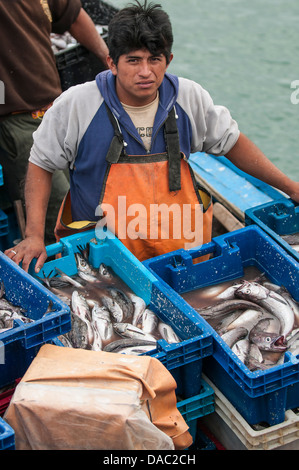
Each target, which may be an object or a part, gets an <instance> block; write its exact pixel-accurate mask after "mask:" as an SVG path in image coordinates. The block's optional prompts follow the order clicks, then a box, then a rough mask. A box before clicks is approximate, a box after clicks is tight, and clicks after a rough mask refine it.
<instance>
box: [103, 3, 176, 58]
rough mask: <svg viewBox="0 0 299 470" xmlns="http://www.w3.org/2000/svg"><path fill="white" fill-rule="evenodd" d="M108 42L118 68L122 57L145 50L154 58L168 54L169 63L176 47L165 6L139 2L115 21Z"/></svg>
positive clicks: (121, 13) (111, 26) (125, 9)
mask: <svg viewBox="0 0 299 470" xmlns="http://www.w3.org/2000/svg"><path fill="white" fill-rule="evenodd" d="M107 43H108V48H109V55H110V57H111V58H112V60H113V62H114V63H115V65H117V63H118V59H119V57H120V56H121V55H123V54H128V53H129V52H131V51H134V50H138V49H144V48H145V49H147V50H149V51H150V53H151V54H152V55H159V54H164V55H165V57H166V62H167V64H168V63H169V60H170V54H171V48H172V44H173V34H172V27H171V22H170V19H169V16H168V14H167V13H166V12H165V11H163V10H162V8H161V5H158V4H153V3H150V4H149V5H147V0H145V2H144V4H143V5H141V4H140V3H139V2H138V1H136V5H134V4H130V5H128V6H127V7H126V8H123V9H121V10H119V12H118V13H116V15H115V16H114V17H113V18H112V20H111V21H110V23H109V30H108V40H107Z"/></svg>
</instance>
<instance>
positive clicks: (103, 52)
mask: <svg viewBox="0 0 299 470" xmlns="http://www.w3.org/2000/svg"><path fill="white" fill-rule="evenodd" d="M69 32H70V33H71V35H72V36H73V37H74V38H75V39H76V40H77V41H78V42H79V43H80V44H82V46H84V47H86V48H87V49H89V50H90V51H91V52H93V53H94V54H95V55H96V56H97V57H98V58H99V59H101V60H102V62H103V63H104V65H105V67H106V68H108V65H107V60H106V58H107V55H108V47H107V45H106V43H105V41H104V39H103V38H102V36H101V35H100V34H99V33H98V31H97V30H96V27H95V25H94V23H93V21H92V19H91V18H90V16H89V15H88V14H87V13H86V11H85V10H83V8H81V10H80V13H79V15H78V16H77V18H76V20H75V21H74V23H73V24H72V26H71V27H70V29H69Z"/></svg>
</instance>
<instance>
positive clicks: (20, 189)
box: [0, 113, 69, 245]
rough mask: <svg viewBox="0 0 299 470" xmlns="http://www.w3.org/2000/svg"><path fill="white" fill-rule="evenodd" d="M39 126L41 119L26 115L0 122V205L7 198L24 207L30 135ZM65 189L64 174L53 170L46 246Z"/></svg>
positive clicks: (51, 235) (49, 240) (18, 115)
mask: <svg viewBox="0 0 299 470" xmlns="http://www.w3.org/2000/svg"><path fill="white" fill-rule="evenodd" d="M40 123H41V119H33V118H32V116H31V115H30V114H28V113H26V114H25V113H24V114H16V115H12V116H9V117H8V118H7V119H5V120H4V121H1V122H0V164H1V165H2V170H3V179H4V187H3V189H2V191H1V192H2V197H1V203H3V204H7V198H8V199H9V201H10V202H11V204H13V202H14V201H16V200H21V201H22V202H23V205H24V184H25V177H26V172H27V166H28V158H29V155H30V149H31V147H32V143H33V138H32V134H33V132H34V131H35V130H36V129H37V128H38V126H39V124H40ZM68 189H69V182H68V179H67V178H66V176H65V174H64V173H63V172H62V171H57V172H56V173H55V174H54V176H53V183H52V192H51V196H50V200H49V206H48V211H47V218H46V231H45V243H46V245H49V244H51V243H55V236H54V227H55V223H56V217H57V214H58V211H59V207H60V204H61V202H62V200H63V198H64V196H65V194H66V192H67V190H68ZM3 193H5V194H3ZM24 207H25V205H24ZM24 212H25V211H24Z"/></svg>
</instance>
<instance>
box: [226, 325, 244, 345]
mask: <svg viewBox="0 0 299 470" xmlns="http://www.w3.org/2000/svg"><path fill="white" fill-rule="evenodd" d="M247 334H248V330H247V329H246V328H243V327H238V328H234V329H233V330H230V331H228V332H226V333H224V334H223V335H222V336H221V338H222V339H223V341H224V342H225V343H226V344H227V345H228V346H229V347H230V348H232V347H233V345H234V344H235V343H236V342H237V341H240V339H243V338H245V337H246V336H247Z"/></svg>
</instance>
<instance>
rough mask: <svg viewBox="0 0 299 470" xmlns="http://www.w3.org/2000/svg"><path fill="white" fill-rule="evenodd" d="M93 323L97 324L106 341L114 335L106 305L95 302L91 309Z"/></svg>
mask: <svg viewBox="0 0 299 470" xmlns="http://www.w3.org/2000/svg"><path fill="white" fill-rule="evenodd" d="M91 318H92V322H91V324H92V325H94V324H96V325H97V326H96V328H97V330H98V331H99V334H100V336H101V338H102V340H104V341H108V340H110V339H111V338H112V336H113V326H112V322H111V318H110V313H109V310H108V309H107V308H106V307H105V306H104V305H99V304H97V303H95V304H94V306H93V308H92V311H91Z"/></svg>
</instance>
